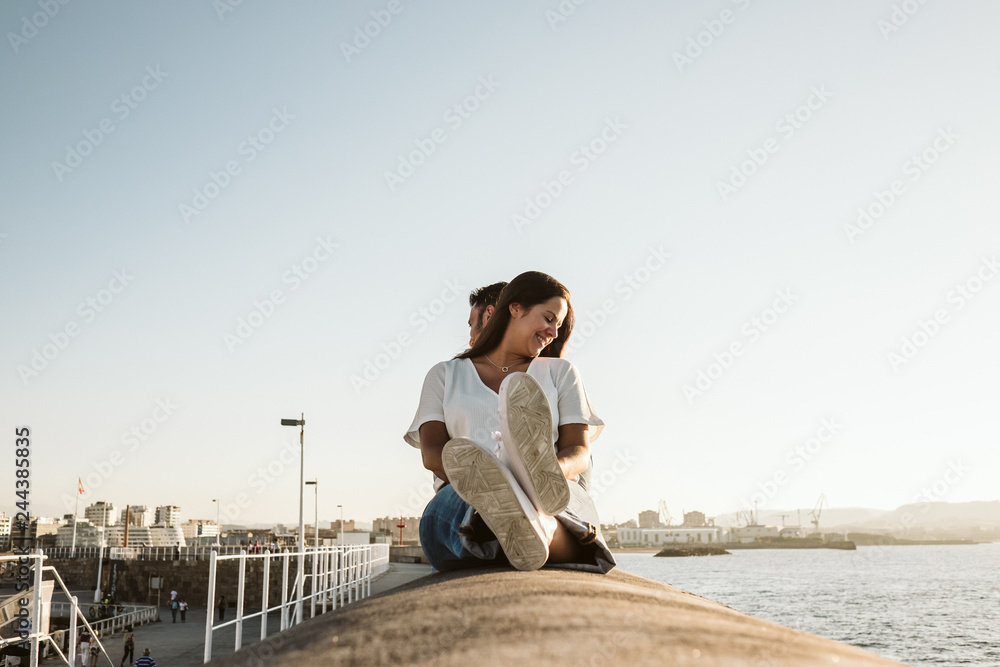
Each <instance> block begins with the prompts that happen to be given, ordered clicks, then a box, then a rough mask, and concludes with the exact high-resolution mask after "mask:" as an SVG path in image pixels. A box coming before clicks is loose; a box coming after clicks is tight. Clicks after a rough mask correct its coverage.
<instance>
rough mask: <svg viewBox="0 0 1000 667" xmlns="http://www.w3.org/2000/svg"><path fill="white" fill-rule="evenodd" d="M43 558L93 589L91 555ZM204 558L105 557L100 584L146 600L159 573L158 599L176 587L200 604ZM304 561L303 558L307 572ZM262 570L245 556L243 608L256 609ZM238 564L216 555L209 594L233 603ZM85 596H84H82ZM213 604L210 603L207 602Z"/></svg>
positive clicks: (275, 575) (276, 570)
mask: <svg viewBox="0 0 1000 667" xmlns="http://www.w3.org/2000/svg"><path fill="white" fill-rule="evenodd" d="M46 563H47V564H49V565H53V566H55V568H56V569H57V570H58V571H59V576H61V577H62V579H63V581H64V582H66V585H67V586H83V587H88V588H90V589H93V587H94V584H95V582H96V581H97V559H96V558H52V559H48V560H47V561H46ZM296 564H297V563H296V559H295V558H289V564H288V586H289V588H291V587H292V585H293V583H294V581H295V572H296ZM208 565H209V563H208V561H207V560H186V561H185V560H173V561H166V560H105V561H104V568H103V576H102V578H103V582H104V584H103V588H102V590H104V591H105V594H107V593H108V592H109V591H110V590H111V589H110V586H111V583H112V576H114V580H115V581H114V583H115V586H116V589H117V592H116V594H115V597H116V599H117V600H118V601H119V602H136V603H141V604H151V603H155V602H156V591H155V590H153V591H150V590H149V578H150V577H162V578H163V590H162V591H161V592H160V604H162V605H165V604H167V603H168V602H169V600H170V591H171V590H176V591H177V592H178V594H179V595H181V596H183V597H184V598H185V599H186V600H187V602H188V604H189V605H191V606H193V607H204V606H206V603H207V602H208V597H207V596H208ZM309 567H310V564H309V563H306V573H307V577H308V573H309ZM263 572H264V561H263V559H256V558H255V559H250V560H248V561H247V567H246V580H247V585H246V588H245V589H244V604H245V607H244V608H246V609H253V608H256V609H260V605H261V601H262V599H261V594H262V591H263V587H262V581H263ZM238 576H239V564H238V562H237V561H221V562H219V563H218V566H217V572H216V577H217V578H216V584H215V595H216V598H218V596H219V595H225V596H226V600H227V602H228V603H229V606H235V604H236V592H237V582H238ZM281 578H282V565H281V561H280V560H279V561H272V562H271V572H270V576H269V584H270V585H269V586H268V589H269V593H268V598H269V605H274V604H277V603H278V602H279V601H280V599H281ZM308 591H309V580H308V578H307V579H306V592H307V593H308ZM87 601H88V602H89V600H87ZM213 606H214V605H213Z"/></svg>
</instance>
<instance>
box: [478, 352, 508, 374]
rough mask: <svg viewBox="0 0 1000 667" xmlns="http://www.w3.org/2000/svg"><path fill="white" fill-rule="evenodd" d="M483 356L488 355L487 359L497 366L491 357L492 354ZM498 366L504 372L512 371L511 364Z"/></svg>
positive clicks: (486, 355) (485, 355)
mask: <svg viewBox="0 0 1000 667" xmlns="http://www.w3.org/2000/svg"><path fill="white" fill-rule="evenodd" d="M483 356H484V357H486V361H488V362H490V363H491V364H493V365H494V366H497V365H496V362H494V361H493V360H492V359H490V355H488V354H484V355H483ZM497 368H499V369H500V371H501V372H503V373H509V372H510V366H497Z"/></svg>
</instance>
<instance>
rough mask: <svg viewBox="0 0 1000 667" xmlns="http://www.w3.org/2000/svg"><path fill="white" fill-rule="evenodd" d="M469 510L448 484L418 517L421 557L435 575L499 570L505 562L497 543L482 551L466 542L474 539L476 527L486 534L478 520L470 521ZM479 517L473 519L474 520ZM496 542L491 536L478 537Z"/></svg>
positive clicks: (475, 543) (487, 530)
mask: <svg viewBox="0 0 1000 667" xmlns="http://www.w3.org/2000/svg"><path fill="white" fill-rule="evenodd" d="M471 515H472V508H471V507H470V506H469V503H467V502H465V501H464V500H462V499H461V498H460V497H459V496H458V494H457V493H455V489H453V488H452V486H451V484H447V485H445V486H444V487H442V488H441V490H440V491H438V492H437V493H436V494H434V497H433V498H431V501H430V502H429V503H427V507H426V508H424V513H423V516H421V517H420V544H421V545H422V546H423V549H424V555H425V556H427V560H429V561H430V562H431V565H433V566H434V569H435V570H437V571H439V572H448V571H449V570H460V569H463V568H468V567H502V566H504V565H507V564H508V563H507V558H506V557H505V556H504V555H503V552H502V551H500V548H499V546H500V545H499V543H496V546H495V548H493V549H483V548H482V547H481V546H479V545H478V543H477V542H475V541H473V540H472V539H470V538H474V537H475V535H476V532H477V531H476V523H478V524H480V526H479V528H480V531H479V532H482V530H483V529H485V531H486V532H487V533H489V528H487V527H486V525H485V523H484V522H483V521H482V520H479V521H478V522H476V521H474V519H473V517H472V516H471ZM478 518H479V517H475V519H478ZM482 537H485V538H486V539H487V542H488V541H489V538H493V541H494V542H495V541H496V538H495V537H494V536H493V534H492V533H489V535H482Z"/></svg>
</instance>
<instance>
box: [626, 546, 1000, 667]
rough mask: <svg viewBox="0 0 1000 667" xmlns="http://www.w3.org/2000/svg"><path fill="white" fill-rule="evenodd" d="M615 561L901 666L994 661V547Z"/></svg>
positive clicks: (999, 637)
mask: <svg viewBox="0 0 1000 667" xmlns="http://www.w3.org/2000/svg"><path fill="white" fill-rule="evenodd" d="M615 558H616V559H617V561H618V566H619V567H620V568H621V569H622V570H625V571H626V572H631V573H632V574H637V575H639V576H642V577H646V578H648V579H653V580H655V581H660V582H663V583H666V584H672V585H674V586H676V587H678V588H681V589H683V590H686V591H689V592H691V593H695V594H697V595H701V596H703V597H706V598H709V599H712V600H716V601H718V602H721V603H723V604H725V605H728V606H730V607H732V608H733V609H736V610H738V611H742V612H744V613H747V614H750V615H752V616H756V617H758V618H763V619H766V620H769V621H773V622H775V623H779V624H781V625H784V626H788V627H792V628H796V629H798V630H804V631H806V632H810V633H813V634H817V635H821V636H823V637H829V638H830V639H835V640H837V641H841V642H845V643H848V644H852V645H854V646H858V647H860V648H863V649H866V650H868V651H872V652H874V653H878V654H879V655H882V656H885V657H887V658H892V659H894V660H898V661H900V662H903V663H906V664H909V665H994V666H1000V544H974V545H914V546H884V547H879V546H873V547H858V550H857V551H838V550H834V549H760V550H733V551H732V555H729V556H700V557H687V558H655V557H653V555H652V554H615Z"/></svg>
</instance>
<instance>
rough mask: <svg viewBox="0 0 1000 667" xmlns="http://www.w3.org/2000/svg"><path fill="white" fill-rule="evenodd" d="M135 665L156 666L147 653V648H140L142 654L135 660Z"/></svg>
mask: <svg viewBox="0 0 1000 667" xmlns="http://www.w3.org/2000/svg"><path fill="white" fill-rule="evenodd" d="M135 667H156V661H155V660H153V658H152V657H150V655H149V649H148V648H144V649H142V656H141V657H140V658H139V659H138V660H136V661H135Z"/></svg>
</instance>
